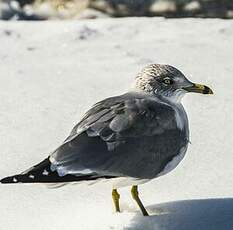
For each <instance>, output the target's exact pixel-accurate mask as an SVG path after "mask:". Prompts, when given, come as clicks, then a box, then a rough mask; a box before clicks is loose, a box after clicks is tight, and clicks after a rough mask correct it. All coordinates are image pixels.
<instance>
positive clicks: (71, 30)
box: [0, 18, 233, 230]
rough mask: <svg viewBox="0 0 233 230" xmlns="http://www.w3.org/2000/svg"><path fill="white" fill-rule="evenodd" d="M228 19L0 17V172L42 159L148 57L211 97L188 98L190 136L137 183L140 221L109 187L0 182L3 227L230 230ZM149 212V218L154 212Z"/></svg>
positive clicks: (232, 78) (231, 34)
mask: <svg viewBox="0 0 233 230" xmlns="http://www.w3.org/2000/svg"><path fill="white" fill-rule="evenodd" d="M232 41H233V21H231V20H217V19H216V20H215V19H212V20H207V19H205V20H204V19H182V20H176V19H169V20H165V19H162V18H157V19H152V18H148V19H147V18H140V19H137V18H130V19H127V18H125V19H103V20H102V19H100V20H94V21H79V22H78V21H73V22H71V21H66V22H64V21H63V22H56V21H54V22H51V21H50V22H30V23H29V22H27V23H24V22H0V137H1V138H0V149H1V152H0V163H1V166H0V178H2V177H5V176H8V175H12V174H15V173H19V172H21V171H23V170H25V169H27V168H29V167H30V166H32V165H34V164H36V163H38V162H39V161H41V160H43V159H44V158H45V157H47V155H48V154H49V153H50V152H51V151H53V150H54V149H55V148H56V147H57V146H58V145H59V144H61V143H62V141H63V140H64V139H65V138H66V136H67V135H68V134H69V132H70V130H71V128H72V126H73V125H74V124H75V123H76V122H77V121H78V120H79V118H80V117H81V116H82V114H83V113H84V112H85V111H86V110H87V109H88V108H89V107H90V106H91V105H92V104H93V103H95V102H97V101H98V100H100V99H103V98H105V97H108V96H113V95H117V94H120V93H123V92H125V91H126V90H127V89H129V87H130V86H131V84H132V82H133V79H134V76H135V75H136V73H137V72H138V71H139V70H140V69H141V68H142V67H143V66H144V65H146V64H148V63H168V64H171V65H174V66H175V67H177V68H179V69H180V70H181V71H182V72H183V73H184V74H185V75H186V76H187V77H188V78H189V79H190V80H192V81H194V82H197V83H204V84H206V85H208V86H210V87H211V88H212V89H213V90H214V93H215V94H214V95H213V96H207V95H197V94H192V95H191V94H190V95H188V96H186V97H185V98H184V100H183V102H184V106H185V108H186V110H187V112H188V115H189V120H190V130H191V142H192V144H191V145H190V146H189V149H188V153H187V155H186V157H185V159H184V160H183V161H182V162H181V164H180V165H179V166H178V168H176V169H175V170H174V171H172V172H171V173H170V174H168V175H166V176H163V177H161V178H159V179H156V180H153V181H152V182H149V183H147V184H145V185H142V186H140V188H139V189H140V194H141V197H142V200H143V201H144V204H145V206H146V207H147V209H148V211H149V213H151V217H146V218H145V217H142V216H141V213H140V212H139V210H138V207H137V206H136V205H135V203H134V201H133V200H132V199H131V198H130V192H129V188H126V189H122V190H120V192H121V205H122V209H123V212H122V213H120V214H115V213H114V212H113V208H112V200H111V188H110V187H109V185H108V184H106V183H101V184H96V185H93V186H87V185H85V184H82V185H76V186H74V185H70V186H65V187H62V188H60V189H52V190H51V189H48V188H46V187H45V186H43V185H39V184H30V185H28V184H27V185H24V184H16V185H2V184H0V226H1V227H0V228H1V229H7V230H15V229H18V230H21V229H23V230H27V229H33V230H55V229H56V230H63V229H65V230H66V229H67V230H89V229H90V230H92V229H93V230H99V229H100V230H105V229H110V230H112V229H116V230H118V229H119V230H120V229H155V230H178V229H179V230H232V229H233V218H232V213H233V198H232V197H233V183H232V178H233V170H232V162H233V149H232V141H233V135H232V131H233V115H232V114H233V102H232V100H233V85H232V84H233V57H232V55H233V45H232ZM156 213H157V214H160V215H155V214H156Z"/></svg>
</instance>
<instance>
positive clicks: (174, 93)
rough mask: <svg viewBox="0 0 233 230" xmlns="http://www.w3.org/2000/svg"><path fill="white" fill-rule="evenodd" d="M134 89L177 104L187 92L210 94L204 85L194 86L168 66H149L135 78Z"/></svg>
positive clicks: (210, 91) (177, 71) (179, 72)
mask: <svg viewBox="0 0 233 230" xmlns="http://www.w3.org/2000/svg"><path fill="white" fill-rule="evenodd" d="M135 88H136V89H137V90H142V91H144V92H147V93H150V94H154V95H158V96H163V97H166V98H168V99H170V100H173V101H176V102H179V101H180V99H181V98H182V96H183V95H184V94H185V93H187V92H196V93H203V94H212V93H213V92H212V90H211V89H210V88H209V87H207V86H204V85H200V84H194V83H192V82H191V81H189V80H188V79H187V78H186V77H185V76H184V74H183V73H182V72H181V71H179V70H178V69H176V68H175V67H173V66H170V65H162V64H151V65H148V66H146V67H145V68H144V69H143V70H142V71H141V72H140V73H139V74H138V75H137V77H136V81H135Z"/></svg>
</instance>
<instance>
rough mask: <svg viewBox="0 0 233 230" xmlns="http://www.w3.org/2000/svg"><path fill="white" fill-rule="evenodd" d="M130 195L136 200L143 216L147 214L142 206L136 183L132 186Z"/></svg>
mask: <svg viewBox="0 0 233 230" xmlns="http://www.w3.org/2000/svg"><path fill="white" fill-rule="evenodd" d="M131 195H132V197H133V199H134V200H135V201H136V202H137V204H138V206H139V208H140V209H141V211H142V214H143V216H149V214H148V212H147V211H146V209H145V207H144V206H143V204H142V202H141V200H140V198H139V196H138V186H137V185H134V186H132V188H131Z"/></svg>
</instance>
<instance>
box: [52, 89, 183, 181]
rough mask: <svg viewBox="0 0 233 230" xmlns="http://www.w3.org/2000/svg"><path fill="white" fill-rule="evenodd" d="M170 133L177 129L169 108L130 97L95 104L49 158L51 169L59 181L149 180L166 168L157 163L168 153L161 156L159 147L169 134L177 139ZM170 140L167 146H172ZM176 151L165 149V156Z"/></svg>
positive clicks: (151, 100) (165, 105) (161, 152)
mask: <svg viewBox="0 0 233 230" xmlns="http://www.w3.org/2000/svg"><path fill="white" fill-rule="evenodd" d="M172 130H173V131H176V130H177V126H176V121H175V115H174V110H173V109H172V108H171V107H170V106H169V105H167V104H162V103H159V102H158V101H157V100H155V99H153V98H146V97H142V96H141V97H137V96H135V95H133V96H132V95H130V94H129V95H127V94H126V95H122V96H119V97H113V98H108V99H106V100H104V101H101V102H99V103H97V104H95V105H94V106H93V107H92V108H91V109H90V110H89V111H88V112H87V113H86V114H85V116H84V117H83V119H82V120H81V122H79V124H77V125H76V126H75V127H74V129H73V130H72V132H71V134H70V136H69V137H68V138H67V140H66V141H65V142H64V144H63V145H62V146H60V147H59V148H58V149H57V150H56V151H55V152H54V153H53V154H52V155H51V156H50V160H51V162H52V168H53V170H57V171H58V173H59V175H61V176H63V175H66V174H73V175H83V174H89V173H90V174H93V173H95V174H98V175H108V176H132V177H139V178H148V177H149V176H150V175H152V174H157V173H158V172H159V171H160V170H161V169H162V167H164V165H161V163H159V162H162V161H161V158H163V156H162V155H163V154H167V153H165V152H164V151H165V150H164V149H163V151H161V144H160V142H161V141H163V140H162V139H161V138H163V135H164V134H166V133H167V132H168V131H169V133H171V134H172V136H174V135H177V134H176V133H174V132H173V133H172ZM178 135H180V134H178ZM167 137H168V136H167ZM177 138H178V136H177ZM168 139H169V140H168V141H169V142H170V144H172V143H171V141H176V140H175V139H174V138H172V139H174V140H171V138H170V137H168ZM163 142H164V141H163ZM163 144H166V143H163ZM177 148H178V147H174V149H173V150H172V151H171V150H169V149H168V150H169V151H170V152H171V153H170V155H166V157H173V156H174V155H175V154H177ZM163 152H164V153H163ZM168 154H169V153H168ZM165 160H166V159H165V157H164V161H165ZM156 164H157V166H156ZM151 167H152V168H153V169H152V168H151ZM139 171H141V172H139ZM153 176H154V175H153ZM153 176H152V177H153Z"/></svg>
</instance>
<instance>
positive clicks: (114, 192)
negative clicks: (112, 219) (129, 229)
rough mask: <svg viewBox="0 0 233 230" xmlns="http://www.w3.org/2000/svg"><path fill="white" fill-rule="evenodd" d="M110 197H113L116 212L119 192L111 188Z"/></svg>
mask: <svg viewBox="0 0 233 230" xmlns="http://www.w3.org/2000/svg"><path fill="white" fill-rule="evenodd" d="M112 199H113V203H114V206H115V210H116V212H120V205H119V200H120V194H119V193H118V192H117V190H116V189H113V190H112Z"/></svg>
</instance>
